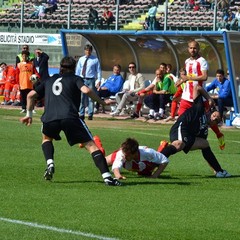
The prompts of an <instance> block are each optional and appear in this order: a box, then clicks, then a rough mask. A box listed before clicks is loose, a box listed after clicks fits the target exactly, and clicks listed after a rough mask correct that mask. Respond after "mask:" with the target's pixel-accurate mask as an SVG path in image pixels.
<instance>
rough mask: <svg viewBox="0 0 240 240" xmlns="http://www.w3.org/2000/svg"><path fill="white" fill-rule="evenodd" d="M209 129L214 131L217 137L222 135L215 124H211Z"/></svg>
mask: <svg viewBox="0 0 240 240" xmlns="http://www.w3.org/2000/svg"><path fill="white" fill-rule="evenodd" d="M211 129H212V130H213V131H214V132H215V134H216V136H217V138H220V137H222V136H223V134H222V133H221V132H220V130H219V127H218V125H217V124H215V125H212V126H211Z"/></svg>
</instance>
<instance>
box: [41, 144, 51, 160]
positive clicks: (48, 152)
mask: <svg viewBox="0 0 240 240" xmlns="http://www.w3.org/2000/svg"><path fill="white" fill-rule="evenodd" d="M42 150H43V154H44V157H45V159H46V161H48V160H49V159H51V160H53V155H54V146H53V143H52V141H46V142H44V143H43V144H42Z"/></svg>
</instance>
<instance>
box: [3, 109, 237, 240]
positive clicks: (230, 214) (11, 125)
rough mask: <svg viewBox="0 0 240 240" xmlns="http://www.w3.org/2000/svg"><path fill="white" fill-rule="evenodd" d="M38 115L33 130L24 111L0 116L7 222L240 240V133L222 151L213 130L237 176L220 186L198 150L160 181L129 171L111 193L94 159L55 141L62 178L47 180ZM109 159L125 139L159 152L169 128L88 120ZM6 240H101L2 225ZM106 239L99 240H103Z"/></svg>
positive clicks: (129, 235)
mask: <svg viewBox="0 0 240 240" xmlns="http://www.w3.org/2000/svg"><path fill="white" fill-rule="evenodd" d="M40 113H41V112H40V111H38V114H36V115H35V116H34V123H33V125H32V126H31V127H25V126H22V125H21V123H20V122H19V118H20V117H21V116H23V115H21V114H19V109H18V110H4V109H0V133H1V135H0V136H1V158H0V164H1V168H0V176H1V181H0V206H1V207H0V218H8V219H13V220H20V221H25V222H31V223H38V224H41V225H45V226H52V227H56V228H60V229H66V230H72V231H76V232H81V233H90V234H92V235H97V236H105V237H106V238H107V237H109V238H117V239H126V240H128V239H129V240H139V239H144V240H145V239H164V240H168V239H174V240H175V239H176V240H177V239H179V240H180V239H181V240H183V239H189V240H194V239H196V240H201V239H203V240H206V239H222V238H224V239H231V240H232V239H240V227H239V226H240V218H239V212H240V211H239V199H240V191H239V190H240V174H239V153H240V138H239V134H240V132H239V130H237V129H223V132H224V134H225V137H226V149H225V150H224V151H221V150H219V148H218V142H217V139H216V138H215V136H214V134H213V133H212V131H211V130H209V141H210V144H211V146H212V149H213V151H214V152H215V154H216V156H217V158H218V159H219V162H220V163H221V165H222V167H223V168H224V169H226V170H227V171H229V173H231V174H232V175H233V177H232V178H229V179H216V178H215V177H214V176H213V173H212V171H211V169H210V168H209V167H208V165H207V163H206V162H205V161H204V160H203V157H202V156H201V152H200V151H194V152H191V153H189V154H188V155H185V154H184V153H179V154H176V155H174V156H172V157H171V158H170V164H169V166H168V167H167V168H166V170H165V171H164V173H163V174H162V176H161V177H160V178H158V179H148V178H141V177H138V176H136V175H135V174H134V173H131V172H127V171H124V175H125V176H126V177H127V180H125V181H124V186H123V187H107V186H105V185H104V184H103V182H102V178H101V176H100V174H99V172H98V170H97V169H96V168H95V166H94V163H93V161H92V160H91V157H90V155H89V154H88V153H87V151H86V150H84V149H78V147H77V146H74V147H70V146H68V144H67V142H66V139H65V137H64V135H63V134H62V138H63V140H62V141H59V142H55V143H54V144H55V163H56V174H55V175H54V180H53V181H52V182H47V181H45V180H44V179H43V173H44V169H45V161H44V158H43V155H42V151H41V132H40V128H41V123H40V121H39V117H40ZM87 124H88V126H89V128H90V130H91V132H92V133H93V134H94V135H99V136H100V137H101V139H102V142H103V145H104V147H105V149H106V152H107V153H110V152H112V151H113V150H115V149H117V148H118V147H119V145H120V143H121V142H122V141H123V140H124V139H125V138H127V137H134V138H136V139H137V140H138V141H139V143H140V145H147V146H149V147H152V148H155V149H156V148H157V147H158V144H159V141H160V140H162V139H168V133H169V129H170V126H169V125H164V126H163V125H156V124H152V125H151V124H148V123H142V122H139V121H131V120H127V121H119V120H114V121H113V120H111V118H109V119H97V118H95V119H94V121H87ZM0 229H1V234H0V239H1V240H15V239H16V240H26V239H31V240H42V239H50V240H55V239H56V240H63V239H64V240H72V239H74V240H76V239H84V240H85V239H96V238H94V236H92V235H91V236H92V237H87V236H81V235H74V234H71V233H70V232H56V231H53V230H49V229H46V228H41V229H39V228H35V227H30V226H25V225H21V224H15V223H10V222H6V221H3V220H1V221H0ZM97 239H100V238H97Z"/></svg>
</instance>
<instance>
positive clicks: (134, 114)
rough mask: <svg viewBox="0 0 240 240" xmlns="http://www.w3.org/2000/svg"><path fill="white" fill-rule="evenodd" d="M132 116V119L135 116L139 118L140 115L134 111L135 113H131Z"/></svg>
mask: <svg viewBox="0 0 240 240" xmlns="http://www.w3.org/2000/svg"><path fill="white" fill-rule="evenodd" d="M131 118H132V119H134V118H139V115H138V114H137V113H136V112H134V113H133V114H132V115H131Z"/></svg>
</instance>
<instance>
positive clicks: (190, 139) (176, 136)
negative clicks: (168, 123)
mask: <svg viewBox="0 0 240 240" xmlns="http://www.w3.org/2000/svg"><path fill="white" fill-rule="evenodd" d="M195 139H196V137H195V136H194V135H193V134H191V133H190V132H189V128H187V127H186V126H182V122H176V123H175V124H174V125H173V126H172V128H171V130H170V141H171V142H173V141H176V140H180V141H183V142H184V143H185V147H184V149H183V151H184V152H185V153H188V152H189V151H190V149H191V148H192V145H193V144H194V142H195Z"/></svg>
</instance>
